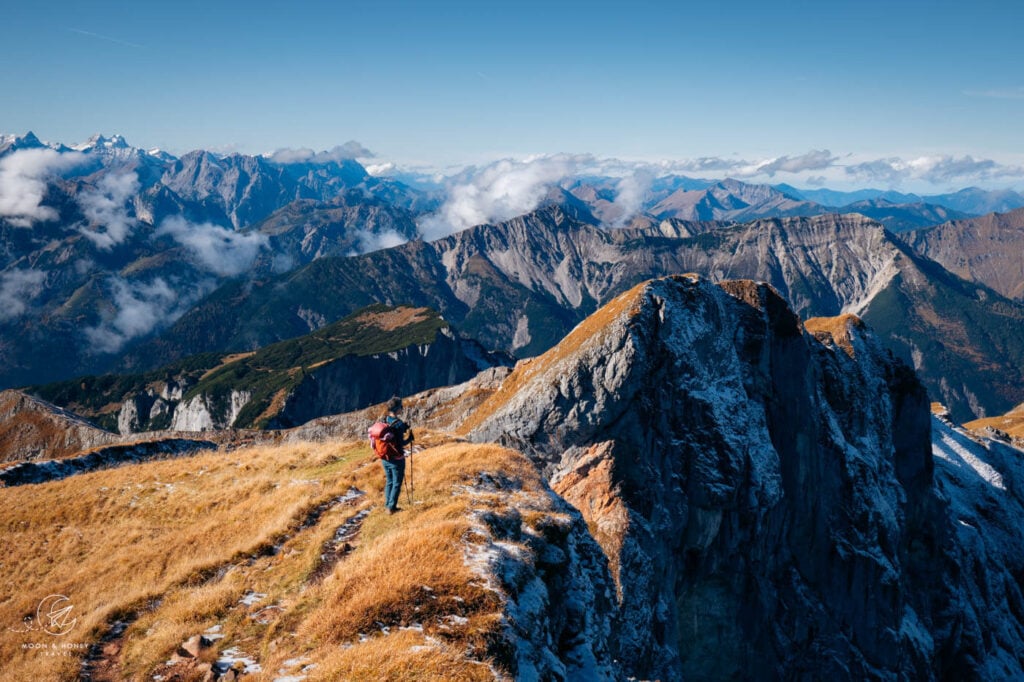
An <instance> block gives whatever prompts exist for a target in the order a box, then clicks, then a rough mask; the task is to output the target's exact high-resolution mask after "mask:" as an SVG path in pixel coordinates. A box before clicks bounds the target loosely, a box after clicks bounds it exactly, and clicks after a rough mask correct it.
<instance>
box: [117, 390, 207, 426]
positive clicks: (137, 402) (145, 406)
mask: <svg viewBox="0 0 1024 682" xmlns="http://www.w3.org/2000/svg"><path fill="white" fill-rule="evenodd" d="M190 383H192V382H188V381H185V382H180V381H178V380H175V379H169V380H167V381H165V382H162V383H161V384H160V385H159V387H158V388H157V387H152V386H150V387H147V388H146V389H145V390H144V391H142V392H140V393H136V394H134V395H128V396H126V397H125V398H124V402H123V403H121V409H120V410H118V412H117V431H118V433H120V434H121V435H122V436H124V435H128V434H130V433H138V432H139V431H159V430H161V429H166V428H168V427H169V426H170V425H171V424H172V422H173V418H174V413H175V408H177V406H178V403H180V402H181V399H182V397H183V395H184V392H185V390H186V389H187V388H188V386H189V384H190ZM158 389H159V390H158Z"/></svg>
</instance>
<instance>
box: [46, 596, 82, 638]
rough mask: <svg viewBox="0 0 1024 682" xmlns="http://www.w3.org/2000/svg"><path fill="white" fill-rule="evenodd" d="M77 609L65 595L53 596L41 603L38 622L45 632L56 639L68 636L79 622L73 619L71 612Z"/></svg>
mask: <svg viewBox="0 0 1024 682" xmlns="http://www.w3.org/2000/svg"><path fill="white" fill-rule="evenodd" d="M73 608H75V607H74V606H73V605H72V604H71V600H70V599H68V598H67V597H65V596H64V595H63V594H51V595H50V596H49V597H46V598H44V599H43V600H42V601H41V602H39V608H37V609H36V621H37V622H38V623H39V626H40V627H41V628H43V631H44V632H46V633H47V634H50V635H53V636H55V637H60V636H61V635H66V634H68V633H69V632H71V628H73V627H75V624H76V623H77V622H78V619H77V618H72V617H71V610H72V609H73Z"/></svg>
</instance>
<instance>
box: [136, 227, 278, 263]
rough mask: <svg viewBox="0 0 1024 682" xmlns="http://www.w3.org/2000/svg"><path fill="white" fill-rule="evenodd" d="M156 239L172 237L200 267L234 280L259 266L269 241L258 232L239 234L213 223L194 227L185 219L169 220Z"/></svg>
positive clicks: (157, 233)
mask: <svg viewBox="0 0 1024 682" xmlns="http://www.w3.org/2000/svg"><path fill="white" fill-rule="evenodd" d="M155 234H156V235H158V236H159V235H164V234H166V235H170V237H171V238H173V239H174V240H175V241H176V242H178V243H179V244H181V245H182V246H184V247H185V249H186V250H187V251H188V252H189V253H190V254H191V255H192V257H193V258H194V259H195V263H196V265H198V266H199V267H201V268H203V269H204V270H208V271H209V272H213V273H215V274H218V275H223V276H227V277H233V276H234V275H238V274H240V273H242V272H244V271H246V270H247V269H249V268H250V267H252V264H253V262H255V260H256V257H257V256H258V255H259V252H260V250H261V249H264V248H267V247H268V245H269V240H268V239H267V236H266V235H263V234H260V233H258V232H235V231H233V230H229V229H227V228H224V227H220V226H219V225H214V224H212V223H201V224H196V223H190V222H189V221H187V220H185V219H184V218H182V217H181V216H171V217H170V218H167V219H165V220H164V221H163V222H162V223H161V224H160V227H159V228H158V229H157V231H156V233H155Z"/></svg>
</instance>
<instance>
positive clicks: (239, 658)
mask: <svg viewBox="0 0 1024 682" xmlns="http://www.w3.org/2000/svg"><path fill="white" fill-rule="evenodd" d="M235 663H241V664H242V665H244V666H245V668H244V669H243V670H242V672H244V673H259V672H263V668H261V667H260V664H259V663H257V662H256V659H254V658H252V657H250V656H248V655H247V654H244V653H242V651H241V650H240V649H239V648H238V647H231V648H230V649H226V650H224V651H222V652H220V656H219V657H218V658H217V662H216V663H214V664H213V668H214V671H215V672H217V673H219V674H223V673H225V672H227V671H228V670H230V669H231V668H232V667H234V665H235Z"/></svg>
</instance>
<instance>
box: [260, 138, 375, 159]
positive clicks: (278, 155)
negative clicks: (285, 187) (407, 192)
mask: <svg viewBox="0 0 1024 682" xmlns="http://www.w3.org/2000/svg"><path fill="white" fill-rule="evenodd" d="M374 156H376V155H375V154H374V153H373V152H371V151H370V150H369V149H367V148H366V147H364V146H363V145H362V144H360V143H358V142H356V141H355V140H349V141H348V142H346V143H345V144H342V145H338V146H336V147H333V148H331V149H328V150H326V151H322V152H315V151H313V150H312V149H309V148H308V147H302V148H300V149H287V148H286V149H278V150H277V151H275V152H273V153H272V154H268V155H267V158H269V159H270V160H271V161H273V162H274V163H313V164H327V163H332V162H334V163H339V162H341V161H350V160H352V159H369V158H373V157H374Z"/></svg>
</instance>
